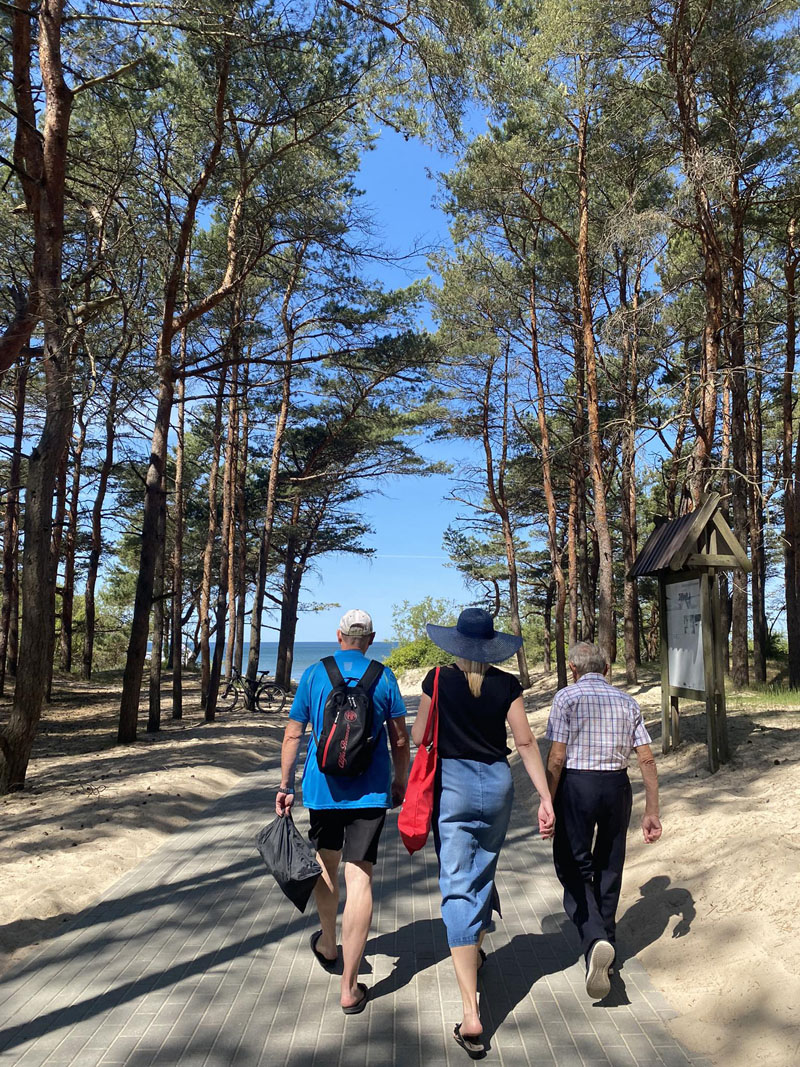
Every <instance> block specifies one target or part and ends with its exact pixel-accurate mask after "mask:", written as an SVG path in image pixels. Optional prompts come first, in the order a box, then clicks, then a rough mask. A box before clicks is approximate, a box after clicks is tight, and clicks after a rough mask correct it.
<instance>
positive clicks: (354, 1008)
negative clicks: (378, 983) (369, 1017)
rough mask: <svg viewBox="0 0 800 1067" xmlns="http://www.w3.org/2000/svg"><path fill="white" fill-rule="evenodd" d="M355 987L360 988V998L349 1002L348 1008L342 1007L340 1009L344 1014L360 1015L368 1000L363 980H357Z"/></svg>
mask: <svg viewBox="0 0 800 1067" xmlns="http://www.w3.org/2000/svg"><path fill="white" fill-rule="evenodd" d="M356 989H360V990H361V992H362V993H363V994H364V995H363V996H362V998H361V1000H357V1001H356V1002H355V1004H351V1005H350V1006H349V1007H348V1008H345V1007H342V1011H343V1012H344V1013H345V1015H360V1014H361V1012H362V1011H363V1010H364V1008H366V1006H367V1001H368V1000H369V990H368V989H367V987H366V986H365V985H364V983H363V982H359V983H358V984H357V985H356Z"/></svg>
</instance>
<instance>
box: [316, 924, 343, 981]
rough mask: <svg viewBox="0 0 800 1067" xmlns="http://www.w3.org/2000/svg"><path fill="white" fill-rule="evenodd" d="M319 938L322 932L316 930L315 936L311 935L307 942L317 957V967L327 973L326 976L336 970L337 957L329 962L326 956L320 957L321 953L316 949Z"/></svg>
mask: <svg viewBox="0 0 800 1067" xmlns="http://www.w3.org/2000/svg"><path fill="white" fill-rule="evenodd" d="M321 937H322V931H321V930H317V932H316V933H315V934H312V935H311V939H310V941H309V944H310V945H311V951H312V952H313V953H314V955H315V956H316V957H317V962H318V963H319V965H320V967H321V968H322V969H323V971H327V972H328V974H333V972H334V971H335V970H336V967H337V965H338V963H339V956H338V955H337V956H336V959H335V960H329V959H328V957H327V956H323V955H322V953H321V952H320V951H319V949H318V948H317V942H318V941H319V939H320V938H321Z"/></svg>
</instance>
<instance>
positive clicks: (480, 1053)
mask: <svg viewBox="0 0 800 1067" xmlns="http://www.w3.org/2000/svg"><path fill="white" fill-rule="evenodd" d="M453 1037H454V1038H455V1040H456V1041H457V1042H458V1044H459V1045H461V1047H462V1048H463V1049H464V1051H465V1052H466V1054H467V1055H468V1056H469V1057H470V1059H473V1060H480V1059H482V1058H483V1057H484V1056H485V1055H486V1049H485V1048H484V1045H483V1042H482V1041H481V1040H480V1035H479V1034H476V1035H475V1037H467V1035H466V1034H462V1033H461V1023H456V1025H455V1028H454V1029H453Z"/></svg>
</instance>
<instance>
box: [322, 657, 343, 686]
mask: <svg viewBox="0 0 800 1067" xmlns="http://www.w3.org/2000/svg"><path fill="white" fill-rule="evenodd" d="M322 666H323V667H324V668H325V670H326V671H327V672H328V678H330V682H331V685H332V686H333V688H334V689H335V688H336V687H337V685H345V680H344V678H343V677H342V672H341V671H340V670H339V667H338V664H337V663H336V660H335V659H334V658H333V656H325V658H324V659H323V661H322Z"/></svg>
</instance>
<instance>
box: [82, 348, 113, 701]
mask: <svg viewBox="0 0 800 1067" xmlns="http://www.w3.org/2000/svg"><path fill="white" fill-rule="evenodd" d="M118 395H119V370H118V368H115V369H114V370H113V371H112V372H111V385H110V387H109V393H108V407H107V408H106V418H105V431H106V435H105V451H104V453H103V462H102V465H101V467H100V476H99V478H98V482H97V493H96V494H95V498H94V503H93V505H92V528H91V533H90V535H89V567H88V570H87V573H86V589H85V590H84V594H83V601H84V614H85V621H84V639H83V663H82V670H81V675H82V677H83V678H84V679H85V680H88V679H89V678H91V677H92V670H93V667H94V638H95V622H96V615H97V608H96V605H95V587H96V585H97V575H98V573H99V570H100V556H101V554H102V551H103V508H104V506H105V500H106V492H107V490H108V479H109V477H110V475H111V469H112V467H113V466H114V439H115V425H116V418H117V397H118Z"/></svg>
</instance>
